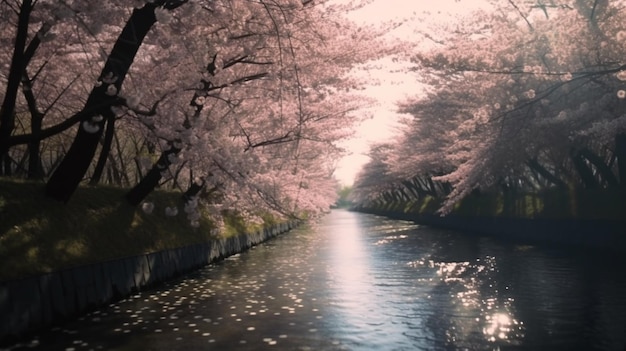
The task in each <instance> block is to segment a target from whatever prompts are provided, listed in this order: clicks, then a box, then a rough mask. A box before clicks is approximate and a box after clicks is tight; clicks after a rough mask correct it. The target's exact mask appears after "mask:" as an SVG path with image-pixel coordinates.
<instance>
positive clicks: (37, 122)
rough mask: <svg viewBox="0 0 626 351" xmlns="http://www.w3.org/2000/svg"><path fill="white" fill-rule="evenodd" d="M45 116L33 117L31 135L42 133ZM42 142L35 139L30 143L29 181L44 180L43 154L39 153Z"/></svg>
mask: <svg viewBox="0 0 626 351" xmlns="http://www.w3.org/2000/svg"><path fill="white" fill-rule="evenodd" d="M42 122H43V115H41V114H37V115H35V116H32V117H31V127H30V128H31V133H32V134H33V135H38V134H39V132H40V131H41V125H42ZM40 147H41V141H40V140H39V139H38V138H35V140H33V141H32V142H30V143H28V179H43V166H42V164H41V154H40V152H39V150H40Z"/></svg>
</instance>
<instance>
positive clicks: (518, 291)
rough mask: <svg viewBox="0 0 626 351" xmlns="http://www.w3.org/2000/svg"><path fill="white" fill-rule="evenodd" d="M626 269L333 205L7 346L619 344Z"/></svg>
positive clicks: (625, 342) (602, 259)
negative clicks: (189, 271)
mask: <svg viewBox="0 0 626 351" xmlns="http://www.w3.org/2000/svg"><path fill="white" fill-rule="evenodd" d="M623 266H624V265H623V263H622V262H621V260H618V259H617V257H610V256H607V255H594V254H592V253H590V252H580V251H578V252H577V251H563V250H557V249H548V248H537V247H531V246H515V245H512V244H508V243H499V242H495V241H493V240H490V239H486V238H476V237H472V236H469V235H464V234H463V233H457V232H451V231H444V230H438V229H433V228H428V227H423V226H418V225H415V224H413V223H409V222H403V221H396V220H388V219H384V218H380V217H375V216H370V215H363V214H357V213H350V212H346V211H334V212H332V213H331V214H330V215H329V216H327V217H325V218H324V219H323V220H322V221H320V222H319V223H316V224H314V225H312V226H310V227H306V228H300V229H298V230H295V231H294V232H292V233H290V234H288V235H284V236H281V237H279V238H277V239H276V240H273V241H271V242H269V243H266V244H264V245H260V246H258V247H256V248H254V249H253V250H251V251H250V252H247V253H244V254H241V255H237V256H235V257H232V258H230V259H227V260H225V261H224V262H221V263H219V264H215V265H211V266H209V267H207V268H205V269H203V270H201V271H199V272H197V273H195V274H193V275H191V276H188V277H186V278H185V279H183V280H180V281H177V282H172V283H170V284H168V285H167V286H164V287H162V288H160V289H156V290H152V291H147V292H143V293H141V294H138V295H135V296H132V297H131V298H129V299H127V300H125V301H122V302H120V303H116V304H113V305H111V306H110V307H109V308H107V309H103V310H101V311H97V312H94V313H91V314H89V315H87V316H84V317H82V318H81V319H80V320H79V321H77V322H74V323H69V324H66V325H63V326H62V327H57V328H55V329H53V330H51V331H48V332H45V333H42V334H41V335H39V336H37V337H36V338H34V339H33V340H30V341H26V342H24V343H22V344H20V345H15V346H13V347H12V348H11V349H35V350H37V349H39V350H67V351H71V350H197V349H208V350H623V349H624V347H625V346H626V277H625V275H624V274H623V273H622V272H621V271H622V267H623Z"/></svg>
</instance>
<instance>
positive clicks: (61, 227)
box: [0, 179, 271, 281]
mask: <svg viewBox="0 0 626 351" xmlns="http://www.w3.org/2000/svg"><path fill="white" fill-rule="evenodd" d="M43 186H44V185H43V184H42V183H31V182H22V181H14V180H7V179H0V281H2V280H8V279H15V278H19V277H23V276H28V275H32V274H37V273H42V272H49V271H53V270H58V269H62V268H65V267H70V266H74V265H80V264H86V263H92V262H99V261H103V260H107V259H112V258H117V257H124V256H131V255H137V254H142V253H147V252H154V251H159V250H163V249H168V248H175V247H181V246H186V245H191V244H196V243H200V242H204V241H206V240H209V239H211V234H210V233H211V229H213V224H212V223H211V222H210V221H209V220H208V219H207V217H206V216H203V218H202V219H201V220H200V226H199V227H197V228H193V227H192V226H191V225H190V224H189V221H188V220H187V219H186V217H185V213H184V212H183V211H182V202H181V194H180V193H177V192H165V191H158V192H155V193H153V194H151V195H150V197H149V198H148V200H149V201H151V202H153V203H154V205H155V207H154V211H153V212H152V213H151V214H146V213H144V212H143V211H142V210H141V209H138V208H134V207H131V206H129V205H127V204H126V203H125V202H124V201H123V200H122V199H123V195H124V193H125V192H126V190H125V189H119V188H114V187H102V186H98V187H82V188H79V189H78V190H77V191H76V193H75V195H74V196H73V197H72V199H71V201H70V202H69V203H67V204H61V203H59V202H56V201H54V200H50V199H48V198H46V197H45V196H44V195H43V193H44V191H43ZM175 205H178V208H179V209H181V210H179V214H178V215H177V216H174V217H167V216H165V215H164V213H165V207H167V206H175ZM225 224H226V235H228V234H234V233H240V232H243V231H246V230H253V229H258V228H248V227H246V224H245V223H244V222H243V221H242V220H241V219H240V218H237V217H236V216H229V217H227V218H226V219H225ZM269 224H271V223H268V225H269Z"/></svg>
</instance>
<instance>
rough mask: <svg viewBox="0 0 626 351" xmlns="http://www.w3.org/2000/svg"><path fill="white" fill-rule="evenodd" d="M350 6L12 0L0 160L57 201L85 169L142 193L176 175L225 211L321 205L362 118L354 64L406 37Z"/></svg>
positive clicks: (185, 187) (2, 83)
mask: <svg viewBox="0 0 626 351" xmlns="http://www.w3.org/2000/svg"><path fill="white" fill-rule="evenodd" d="M351 6H352V5H336V4H333V3H332V2H330V1H297V0H280V1H265V0H261V1H241V0H218V1H215V0H210V1H208V0H174V1H164V0H157V1H142V0H139V1H117V0H116V1H107V2H93V1H86V0H80V1H72V2H58V1H50V0H39V1H29V0H23V1H15V2H2V3H0V13H1V16H2V18H0V19H1V21H0V33H1V34H0V43H2V46H3V47H5V48H7V50H4V51H3V52H2V53H0V69H1V70H2V79H0V90H1V91H3V92H5V94H4V96H5V99H4V102H3V105H2V110H1V114H0V158H1V159H2V160H1V161H2V162H0V174H3V175H5V176H10V175H13V176H20V177H28V178H31V179H44V180H46V181H47V185H46V187H45V192H46V195H47V196H48V197H50V198H54V199H57V200H60V201H62V202H68V201H70V199H71V200H72V201H74V199H73V198H72V195H73V192H74V190H75V189H76V187H77V186H78V185H79V184H80V183H81V182H85V181H90V183H92V184H97V183H105V184H115V185H121V186H126V187H131V188H132V189H131V190H130V191H129V192H128V193H126V194H125V198H126V199H127V201H128V202H129V203H130V204H133V205H137V204H140V203H141V202H142V201H143V200H144V199H145V196H146V195H147V194H149V193H150V192H151V191H152V190H153V189H155V188H158V187H164V186H167V187H169V188H171V189H179V190H181V191H183V192H187V197H186V199H187V200H188V202H189V204H188V205H189V206H188V207H189V209H190V212H193V211H196V208H201V207H204V208H206V209H207V210H209V211H211V213H212V214H214V215H216V216H217V217H219V214H220V213H222V211H223V210H226V209H232V208H237V209H238V210H240V213H241V214H242V215H244V216H248V217H249V218H247V220H248V221H257V220H259V219H258V218H255V216H256V215H254V214H252V213H253V212H254V213H258V212H259V211H257V210H259V209H261V210H262V211H261V212H271V213H272V214H273V215H275V216H282V217H290V216H296V215H301V214H303V213H304V214H307V215H315V214H317V213H320V212H323V211H324V210H326V209H327V208H328V207H329V206H330V205H331V204H332V203H334V201H335V197H336V193H335V186H336V181H335V179H334V178H333V176H332V173H333V166H332V165H333V164H334V163H335V161H336V159H337V158H338V157H339V156H340V155H341V152H342V150H341V149H340V148H339V147H338V146H337V142H338V141H339V140H341V139H342V138H345V137H346V136H348V135H350V134H351V129H350V128H351V126H352V125H353V124H354V123H356V122H358V121H359V120H361V119H363V118H366V117H367V116H364V115H361V114H357V113H356V112H355V111H356V110H357V109H358V108H359V107H361V106H363V105H364V104H369V101H368V100H367V99H365V98H363V97H361V96H360V95H359V94H358V93H359V89H360V88H361V87H362V86H363V84H364V83H365V82H363V81H361V80H359V79H356V78H355V77H354V76H353V75H351V70H352V69H353V68H355V67H357V66H359V65H362V64H364V63H366V62H367V61H369V60H375V59H377V58H380V57H381V56H384V55H387V54H389V53H392V52H393V51H394V50H395V48H394V46H393V45H389V44H387V43H385V42H384V41H382V40H381V39H380V37H381V35H382V34H383V33H384V30H383V31H381V30H375V29H373V28H360V27H357V26H355V25H354V24H353V23H351V22H349V21H347V20H346V19H345V17H344V13H345V12H346V11H348V10H349V9H350V8H352V7H351ZM365 43H366V44H367V45H364V44H365ZM9 48H10V50H9ZM203 192H204V193H215V194H219V195H220V196H214V197H210V198H211V199H212V201H211V202H207V201H205V199H207V198H209V197H207V196H202V193H203ZM253 210H254V211H253ZM192 217H194V218H196V217H197V215H193V216H192ZM215 220H216V221H218V222H219V221H220V219H219V218H215ZM195 222H196V221H195V220H194V219H191V223H192V224H193V225H197V223H195Z"/></svg>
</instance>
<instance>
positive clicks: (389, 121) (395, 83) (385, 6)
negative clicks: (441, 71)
mask: <svg viewBox="0 0 626 351" xmlns="http://www.w3.org/2000/svg"><path fill="white" fill-rule="evenodd" d="M481 6H485V2H484V0H437V1H429V0H374V1H373V2H372V3H371V4H369V5H367V6H365V7H364V8H362V9H360V10H358V11H356V12H355V13H353V15H352V16H350V17H351V19H353V20H355V21H357V22H359V21H362V22H364V23H370V24H376V23H381V22H386V21H390V20H404V19H407V20H409V22H408V23H406V25H403V26H402V27H400V28H398V29H397V30H396V31H394V32H393V33H392V34H393V35H397V36H399V37H402V38H403V39H405V40H406V39H409V38H412V37H414V38H415V42H416V45H419V44H420V42H421V41H422V40H424V39H423V38H422V37H420V36H419V35H418V34H414V30H415V29H416V28H420V27H421V26H423V25H428V24H427V23H425V22H426V21H432V23H436V22H441V21H454V20H456V19H457V18H455V17H456V15H462V14H467V13H468V12H470V11H472V10H475V9H477V8H479V7H481ZM416 17H417V18H420V19H419V20H410V19H411V18H416ZM425 18H427V20H425ZM398 67H399V66H398ZM395 68H397V67H395ZM393 69H394V68H393V67H391V70H393ZM370 74H372V75H374V76H375V77H376V78H380V80H381V81H383V83H382V84H381V85H378V86H372V87H370V88H368V89H367V94H368V95H371V96H373V97H375V98H376V99H377V100H378V101H379V105H378V106H377V107H376V108H375V110H374V117H373V118H372V119H370V120H367V121H365V122H364V123H362V125H360V126H359V127H358V129H357V131H356V135H355V137H354V138H353V139H351V140H347V141H346V142H345V144H344V145H342V146H345V147H346V148H347V149H348V150H349V152H350V154H349V155H348V156H346V157H344V158H343V159H341V160H340V162H339V164H338V166H337V170H336V171H335V176H336V177H337V179H339V181H340V182H341V183H342V184H343V185H351V184H352V183H353V182H354V178H355V176H356V174H357V173H358V171H359V170H360V169H361V167H362V166H363V165H364V164H365V163H366V162H367V161H368V157H367V156H366V153H367V151H368V149H369V145H370V144H371V143H373V142H378V141H385V140H388V139H390V138H391V137H392V136H393V135H394V126H395V125H396V124H397V121H398V119H399V117H400V115H399V114H397V113H396V112H395V111H396V105H395V103H396V102H397V101H402V100H404V99H405V98H406V97H407V96H415V95H419V92H420V89H419V86H418V85H417V84H416V83H415V82H414V80H413V79H411V75H410V74H408V73H400V72H396V73H392V72H388V70H381V71H380V72H370Z"/></svg>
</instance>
